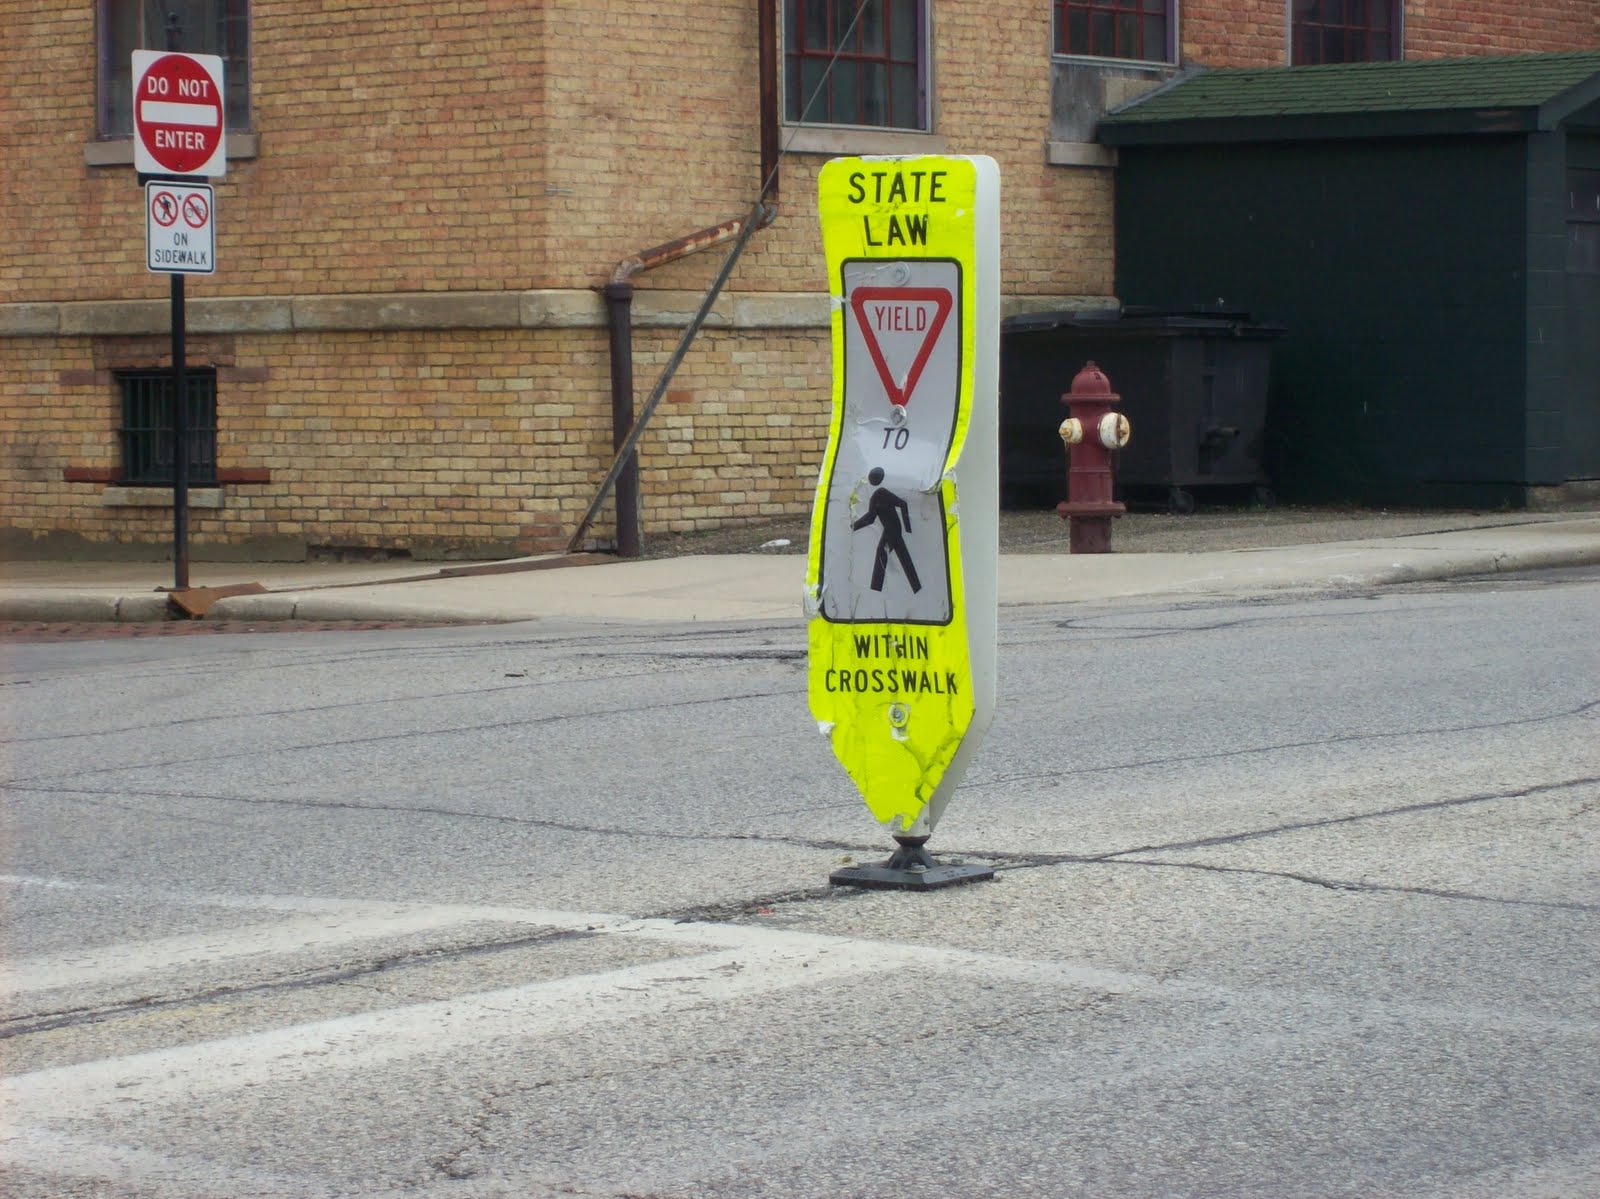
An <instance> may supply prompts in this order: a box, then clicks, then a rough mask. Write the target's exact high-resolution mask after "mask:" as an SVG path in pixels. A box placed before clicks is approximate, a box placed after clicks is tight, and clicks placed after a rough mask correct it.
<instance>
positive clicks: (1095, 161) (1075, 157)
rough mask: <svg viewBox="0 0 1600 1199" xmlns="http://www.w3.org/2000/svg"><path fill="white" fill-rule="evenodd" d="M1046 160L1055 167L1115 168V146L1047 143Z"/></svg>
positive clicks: (1091, 143)
mask: <svg viewBox="0 0 1600 1199" xmlns="http://www.w3.org/2000/svg"><path fill="white" fill-rule="evenodd" d="M1044 160H1045V161H1046V162H1047V163H1049V164H1050V165H1051V166H1053V167H1114V166H1116V165H1117V151H1116V148H1115V147H1114V146H1102V145H1100V144H1098V143H1096V142H1046V143H1045V155H1044Z"/></svg>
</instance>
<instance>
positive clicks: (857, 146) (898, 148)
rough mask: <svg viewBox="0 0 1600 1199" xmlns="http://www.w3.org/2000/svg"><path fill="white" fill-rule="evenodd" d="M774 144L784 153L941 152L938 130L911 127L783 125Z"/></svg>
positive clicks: (941, 145)
mask: <svg viewBox="0 0 1600 1199" xmlns="http://www.w3.org/2000/svg"><path fill="white" fill-rule="evenodd" d="M778 144H779V145H781V146H782V147H783V149H784V152H785V153H786V154H829V155H840V154H850V155H855V154H943V153H945V150H946V147H947V142H946V140H945V138H944V137H943V136H942V135H941V134H938V133H922V132H919V131H917V130H914V129H856V128H851V127H847V126H840V125H784V126H782V127H781V128H780V129H779V131H778Z"/></svg>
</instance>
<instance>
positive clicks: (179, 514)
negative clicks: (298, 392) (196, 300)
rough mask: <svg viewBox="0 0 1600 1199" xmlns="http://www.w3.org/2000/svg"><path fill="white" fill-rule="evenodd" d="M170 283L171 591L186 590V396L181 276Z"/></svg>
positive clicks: (172, 277)
mask: <svg viewBox="0 0 1600 1199" xmlns="http://www.w3.org/2000/svg"><path fill="white" fill-rule="evenodd" d="M168 278H170V279H171V280H172V575H173V578H172V589H173V590H174V591H184V590H187V589H188V586H189V396H188V394H187V387H186V385H185V382H184V377H183V368H184V359H185V358H186V357H187V356H188V349H187V347H186V346H185V345H184V327H183V276H182V275H180V274H173V275H169V276H168Z"/></svg>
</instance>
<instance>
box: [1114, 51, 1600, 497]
mask: <svg viewBox="0 0 1600 1199" xmlns="http://www.w3.org/2000/svg"><path fill="white" fill-rule="evenodd" d="M1098 136H1099V139H1100V141H1101V142H1103V143H1104V144H1106V145H1109V146H1113V147H1115V148H1116V150H1117V152H1118V157H1119V163H1118V168H1117V174H1116V188H1117V198H1116V229H1117V291H1118V295H1119V296H1120V298H1121V300H1122V302H1123V303H1124V304H1127V305H1140V306H1151V307H1156V308H1161V309H1176V310H1195V309H1204V308H1208V307H1216V306H1221V307H1224V308H1228V309H1236V310H1248V311H1249V312H1250V313H1252V314H1253V315H1254V317H1255V318H1256V319H1258V320H1266V321H1271V322H1274V323H1275V324H1280V325H1283V326H1284V327H1285V328H1286V329H1287V334H1286V336H1284V337H1283V338H1282V340H1281V341H1279V342H1278V343H1277V344H1276V346H1275V348H1274V353H1273V360H1272V383H1271V395H1270V402H1269V409H1268V418H1267V437H1266V451H1265V452H1266V456H1267V462H1266V465H1267V469H1268V471H1269V473H1270V474H1271V476H1272V478H1273V480H1274V482H1275V484H1276V486H1277V488H1278V490H1279V492H1280V493H1281V494H1283V495H1284V496H1286V497H1288V498H1293V499H1300V500H1313V501H1336V500H1351V501H1360V502H1365V503H1387V504H1420V505H1494V506H1499V505H1507V506H1513V507H1522V506H1526V505H1530V504H1540V503H1545V502H1550V501H1557V500H1563V499H1569V498H1580V497H1584V496H1590V495H1594V494H1600V53H1583V54H1542V55H1519V56H1514V57H1503V58H1474V59H1433V60H1422V61H1416V62H1396V63H1362V64H1351V65H1338V66H1326V67H1293V68H1277V69H1266V70H1217V71H1205V72H1201V73H1198V74H1193V75H1188V76H1183V77H1180V78H1179V79H1178V80H1177V81H1175V82H1174V83H1173V84H1172V85H1170V86H1168V87H1166V88H1164V89H1162V90H1160V91H1157V92H1155V93H1152V94H1150V95H1149V96H1147V97H1145V98H1144V99H1142V100H1139V101H1136V102H1135V103H1133V104H1132V105H1130V106H1128V107H1126V108H1124V109H1122V110H1120V111H1118V112H1116V113H1114V114H1112V115H1110V116H1108V117H1107V118H1106V119H1105V120H1104V121H1102V122H1101V124H1100V127H1099V133H1098Z"/></svg>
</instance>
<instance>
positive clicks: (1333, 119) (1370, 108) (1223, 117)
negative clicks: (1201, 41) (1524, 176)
mask: <svg viewBox="0 0 1600 1199" xmlns="http://www.w3.org/2000/svg"><path fill="white" fill-rule="evenodd" d="M1596 101H1600V51H1584V52H1581V53H1572V54H1519V55H1511V56H1505V57H1493V58H1490V57H1484V58H1426V59H1414V60H1411V61H1407V62H1364V63H1338V64H1334V65H1330V66H1312V67H1266V68H1257V69H1236V68H1227V69H1220V70H1201V71H1198V72H1196V73H1193V74H1185V75H1180V76H1179V77H1178V78H1177V79H1175V80H1174V81H1173V82H1171V83H1169V84H1167V85H1166V86H1164V87H1161V88H1158V89H1157V90H1155V91H1153V92H1150V93H1148V94H1146V95H1144V96H1142V97H1140V98H1139V99H1136V100H1134V101H1133V102H1132V103H1130V104H1127V105H1125V106H1124V107H1123V108H1121V109H1119V110H1117V111H1115V112H1113V113H1111V114H1110V115H1108V116H1107V117H1105V118H1104V119H1103V120H1102V121H1101V122H1100V125H1099V128H1098V131H1097V136H1098V138H1099V140H1100V141H1102V142H1104V143H1106V144H1108V145H1113V146H1132V145H1157V144H1170V143H1200V142H1215V141H1261V140H1284V139H1287V140H1292V139H1298V138H1325V137H1396V136H1415V135H1424V134H1464V133H1514V132H1531V131H1533V130H1537V129H1553V128H1555V127H1556V125H1558V124H1560V123H1561V122H1562V121H1563V120H1565V119H1566V118H1567V117H1569V116H1571V115H1572V114H1574V113H1576V112H1578V111H1579V110H1580V109H1582V108H1584V107H1586V106H1587V105H1590V104H1593V103H1595V102H1596Z"/></svg>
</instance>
